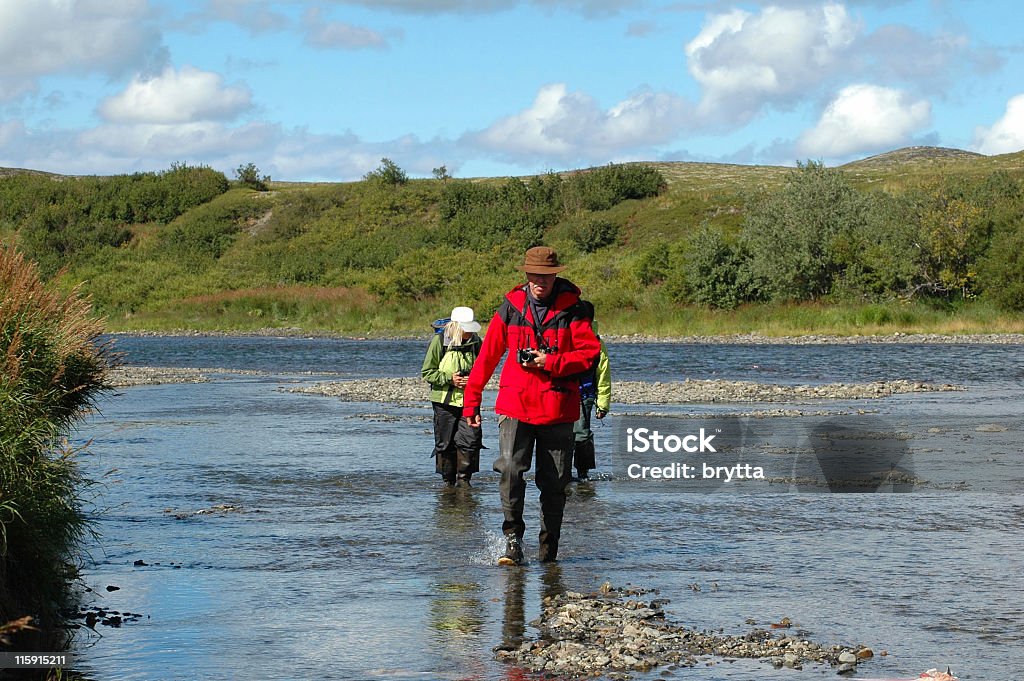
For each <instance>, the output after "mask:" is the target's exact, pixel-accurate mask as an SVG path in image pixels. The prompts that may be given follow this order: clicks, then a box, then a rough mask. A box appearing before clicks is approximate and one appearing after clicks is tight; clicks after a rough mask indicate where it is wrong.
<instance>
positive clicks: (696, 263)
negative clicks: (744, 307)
mask: <svg viewBox="0 0 1024 681" xmlns="http://www.w3.org/2000/svg"><path fill="white" fill-rule="evenodd" d="M750 262H751V258H750V255H749V254H748V253H747V252H746V251H745V248H744V245H743V244H742V243H733V242H731V241H730V240H728V239H727V238H726V237H725V235H724V234H723V233H722V231H721V230H719V229H716V228H713V227H707V226H705V227H703V228H702V229H701V230H700V231H698V232H697V233H696V234H695V235H694V237H693V240H692V241H691V242H690V244H689V247H688V249H687V250H686V255H685V259H684V265H683V267H684V277H685V281H686V289H687V291H688V293H689V299H690V300H691V301H692V302H694V303H697V304H699V305H707V306H709V307H718V308H724V309H733V308H735V307H737V306H738V305H740V304H741V303H745V302H748V301H753V300H756V299H757V298H758V297H759V295H760V289H761V282H759V281H758V278H757V277H756V275H755V274H754V273H753V272H752V271H751V269H750Z"/></svg>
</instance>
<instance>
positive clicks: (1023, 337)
mask: <svg viewBox="0 0 1024 681" xmlns="http://www.w3.org/2000/svg"><path fill="white" fill-rule="evenodd" d="M105 335H107V336H110V337H113V338H117V337H119V336H120V337H126V338H153V337H180V338H204V337H209V338H325V339H337V340H358V341H394V340H421V341H424V342H426V341H427V340H429V338H430V336H429V335H425V334H406V335H400V334H399V335H388V336H372V337H369V336H354V335H351V334H340V333H330V332H320V331H306V330H303V329H299V328H296V327H289V328H283V329H259V330H256V331H190V330H187V329H178V330H173V331H115V332H111V333H108V334H105ZM601 337H602V338H603V339H604V340H605V341H606V342H609V343H687V344H693V345H861V344H910V345H919V344H935V345H939V344H949V345H966V344H983V345H1024V334H1020V333H986V334H952V335H944V334H937V333H894V334H888V335H871V336H829V335H818V334H809V335H805V336H763V335H761V334H756V333H750V334H729V335H724V336H651V335H645V334H639V333H637V334H625V335H616V334H602V335H601Z"/></svg>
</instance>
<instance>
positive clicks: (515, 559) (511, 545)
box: [498, 534, 523, 565]
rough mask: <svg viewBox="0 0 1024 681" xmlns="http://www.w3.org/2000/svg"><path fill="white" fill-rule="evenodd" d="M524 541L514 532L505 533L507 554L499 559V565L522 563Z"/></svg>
mask: <svg viewBox="0 0 1024 681" xmlns="http://www.w3.org/2000/svg"><path fill="white" fill-rule="evenodd" d="M522 564H523V542H522V540H520V539H519V537H517V536H516V535H514V534H506V535H505V554H504V555H503V556H502V557H501V558H499V559H498V565H522Z"/></svg>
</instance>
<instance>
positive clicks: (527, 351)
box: [517, 348, 537, 364]
mask: <svg viewBox="0 0 1024 681" xmlns="http://www.w3.org/2000/svg"><path fill="white" fill-rule="evenodd" d="M536 356H537V351H536V350H534V349H533V348H520V349H519V354H518V355H517V357H518V359H519V363H520V364H529V363H530V362H532V361H533V358H534V357H536Z"/></svg>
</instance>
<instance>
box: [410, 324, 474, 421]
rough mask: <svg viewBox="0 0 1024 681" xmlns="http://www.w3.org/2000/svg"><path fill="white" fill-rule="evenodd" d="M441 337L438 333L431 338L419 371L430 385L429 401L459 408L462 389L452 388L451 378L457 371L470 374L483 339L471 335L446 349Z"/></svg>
mask: <svg viewBox="0 0 1024 681" xmlns="http://www.w3.org/2000/svg"><path fill="white" fill-rule="evenodd" d="M442 336H444V334H441V333H437V334H434V337H433V338H431V339H430V345H429V346H427V356H426V357H424V358H423V369H422V371H421V372H420V374H421V375H422V376H423V380H424V381H426V382H427V383H429V384H430V401H431V402H438V403H440V404H450V405H452V406H453V407H461V406H462V396H463V390H462V388H456V387H455V385H454V384H453V383H452V377H453V376H454V375H455V374H456V372H459V371H464V372H466V373H467V374H468V373H469V370H470V369H472V368H473V362H474V361H475V360H476V357H477V355H479V354H480V344H481V342H482V341H481V340H480V336H478V335H476V334H473V335H472V336H471V337H470V339H469V340H468V341H466V342H465V343H463V344H462V345H453V346H451V347H449V348H445V347H444V346H443V345H442Z"/></svg>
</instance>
